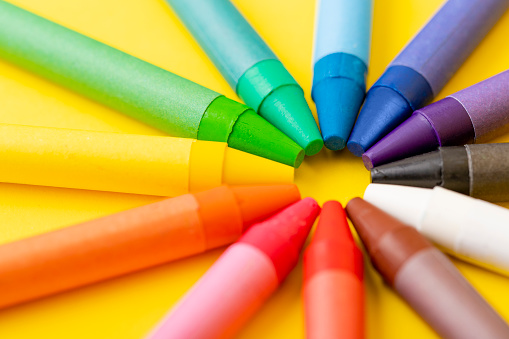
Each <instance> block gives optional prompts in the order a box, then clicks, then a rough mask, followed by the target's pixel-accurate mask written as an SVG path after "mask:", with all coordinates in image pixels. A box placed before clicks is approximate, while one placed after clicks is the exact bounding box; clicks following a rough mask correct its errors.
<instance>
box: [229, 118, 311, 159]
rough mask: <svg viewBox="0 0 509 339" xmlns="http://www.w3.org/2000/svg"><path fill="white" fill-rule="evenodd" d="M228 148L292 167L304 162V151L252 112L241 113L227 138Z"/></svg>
mask: <svg viewBox="0 0 509 339" xmlns="http://www.w3.org/2000/svg"><path fill="white" fill-rule="evenodd" d="M228 145H229V146H230V147H233V148H236V149H239V150H241V151H244V152H248V153H251V154H255V155H258V156H261V157H264V158H267V159H270V160H274V161H277V162H280V163H283V164H285V165H288V166H292V167H295V168H297V167H299V166H300V164H301V163H302V161H303V160H304V155H305V154H304V150H303V149H302V148H301V147H300V146H299V145H297V144H296V143H295V142H294V141H293V140H291V139H290V138H289V137H287V136H286V135H285V134H284V133H282V132H281V131H280V130H278V129H277V128H276V127H274V126H273V125H271V124H270V123H269V122H268V121H267V120H265V119H263V118H262V117H261V116H259V115H258V114H256V113H255V112H254V111H253V110H247V111H246V112H244V113H242V114H241V115H240V116H239V118H238V119H237V121H236V122H235V125H234V126H233V130H232V133H231V134H230V136H229V138H228Z"/></svg>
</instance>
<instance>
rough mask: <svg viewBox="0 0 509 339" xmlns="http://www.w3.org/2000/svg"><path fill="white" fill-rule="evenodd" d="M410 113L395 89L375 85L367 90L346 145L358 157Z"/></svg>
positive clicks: (410, 108)
mask: <svg viewBox="0 0 509 339" xmlns="http://www.w3.org/2000/svg"><path fill="white" fill-rule="evenodd" d="M411 113H412V107H411V106H410V104H409V103H408V101H407V100H406V99H405V98H404V97H403V96H402V95H401V94H399V93H398V92H396V91H395V90H393V89H391V88H388V87H383V86H377V87H373V88H371V89H370V90H369V91H368V94H367V95H366V100H365V101H364V106H362V109H361V111H360V113H359V117H358V118H357V122H356V123H355V126H354V128H353V130H352V134H351V135H350V139H348V143H347V147H348V149H349V150H350V152H352V153H353V154H354V155H355V156H358V157H360V156H361V155H362V154H363V153H365V152H366V150H367V149H368V148H370V147H371V146H372V145H373V144H375V143H376V142H377V141H378V140H380V139H381V138H382V137H383V136H385V135H386V134H387V133H389V132H390V131H391V130H393V129H394V128H395V127H396V126H398V125H399V124H400V123H401V122H403V120H405V119H406V118H407V117H408V116H409V115H410V114H411Z"/></svg>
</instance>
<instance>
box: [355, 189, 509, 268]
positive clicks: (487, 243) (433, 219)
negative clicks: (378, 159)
mask: <svg viewBox="0 0 509 339" xmlns="http://www.w3.org/2000/svg"><path fill="white" fill-rule="evenodd" d="M364 198H365V199H366V201H368V202H370V203H372V204H373V205H375V206H377V207H379V208H381V209H382V210H384V211H386V212H387V213H389V214H391V215H393V216H394V217H396V218H398V219H399V220H401V221H403V222H404V223H405V224H408V225H410V226H412V227H414V228H416V229H417V230H418V231H420V232H421V233H422V234H424V235H425V236H426V237H428V239H430V240H431V241H433V242H434V243H435V244H437V245H438V246H440V247H441V248H443V249H444V250H445V251H447V252H449V253H451V254H452V255H454V256H457V257H459V258H460V259H463V260H466V261H469V262H472V263H474V264H476V265H479V266H482V267H485V268H487V269H490V270H494V271H496V272H498V273H502V274H505V275H509V248H508V246H507V244H508V243H509V228H508V227H507V225H508V221H509V210H507V209H506V208H503V207H500V206H498V205H495V204H491V203H488V202H486V201H482V200H478V199H474V198H470V197H467V196H465V195H463V194H459V193H456V192H453V191H449V190H447V189H444V188H441V187H435V188H434V189H425V188H416V187H406V186H395V185H382V184H371V185H369V186H368V188H367V189H366V192H365V193H364Z"/></svg>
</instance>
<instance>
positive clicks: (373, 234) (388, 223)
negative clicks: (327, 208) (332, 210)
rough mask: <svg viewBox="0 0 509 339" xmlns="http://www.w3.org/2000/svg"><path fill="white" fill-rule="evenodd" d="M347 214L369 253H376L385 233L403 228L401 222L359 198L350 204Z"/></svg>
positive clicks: (347, 207)
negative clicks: (377, 245)
mask: <svg viewBox="0 0 509 339" xmlns="http://www.w3.org/2000/svg"><path fill="white" fill-rule="evenodd" d="M346 213H347V215H348V218H349V219H350V220H351V221H352V224H353V225H354V227H355V229H356V230H357V233H358V234H359V237H360V238H361V239H362V242H363V243H364V245H365V246H366V248H367V249H368V251H369V252H372V251H376V244H377V243H378V242H379V241H380V238H381V237H382V236H383V235H384V234H385V233H387V232H390V231H393V230H395V229H397V228H400V227H403V224H402V223H401V222H400V221H399V220H397V219H396V218H394V217H392V216H390V215H389V214H387V213H385V212H383V211H382V210H380V209H379V208H378V207H375V206H374V205H372V204H370V203H368V202H367V201H365V200H364V199H362V198H358V197H357V198H353V199H352V200H350V201H349V202H348V204H347V205H346Z"/></svg>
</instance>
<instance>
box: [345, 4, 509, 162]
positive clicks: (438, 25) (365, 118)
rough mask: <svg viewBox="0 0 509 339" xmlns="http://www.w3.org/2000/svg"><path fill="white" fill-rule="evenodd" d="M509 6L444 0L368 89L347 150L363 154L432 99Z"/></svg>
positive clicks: (357, 154)
mask: <svg viewBox="0 0 509 339" xmlns="http://www.w3.org/2000/svg"><path fill="white" fill-rule="evenodd" d="M508 7H509V1H508V0H448V1H447V2H445V4H444V5H443V6H442V8H440V10H439V11H438V12H437V13H436V14H435V15H434V16H433V17H432V18H431V20H430V21H429V22H428V23H427V24H426V25H425V26H424V27H423V28H422V29H421V31H420V32H419V33H418V34H417V35H416V36H415V37H414V38H413V39H412V40H411V41H410V42H409V43H408V45H407V46H406V47H405V48H404V49H403V50H402V51H401V52H400V53H399V55H398V56H396V58H395V59H394V60H393V61H392V62H391V63H390V64H389V66H388V67H387V69H386V70H385V72H384V73H383V74H382V76H381V77H380V78H379V79H378V80H377V82H376V83H375V84H374V85H373V86H372V87H371V88H370V89H369V91H368V94H367V95H366V100H365V101H364V105H363V106H362V109H361V111H360V113H359V117H358V118H357V122H356V123H355V126H354V128H353V131H352V134H351V135H350V138H349V140H348V144H347V146H348V149H349V150H350V151H351V152H352V153H353V154H354V155H356V156H361V155H362V154H363V153H364V152H366V150H367V149H368V148H369V147H371V146H372V145H373V144H374V143H375V142H377V141H378V140H380V139H381V138H382V137H384V136H385V135H386V134H387V133H389V132H390V131H392V130H393V129H394V128H396V126H398V125H399V124H401V123H402V122H403V121H404V120H405V119H407V118H408V117H409V116H410V115H411V114H412V112H413V111H415V110H417V109H419V108H422V107H423V106H425V105H426V104H428V103H430V102H431V100H432V99H433V98H434V97H435V96H436V95H437V94H438V93H439V92H440V91H441V90H442V88H443V87H444V86H445V84H446V83H447V82H448V81H449V79H450V78H451V77H452V76H453V75H454V73H455V72H456V70H458V68H459V67H460V66H461V65H462V64H463V62H464V61H465V60H466V59H467V58H468V56H469V55H470V54H471V53H472V51H473V50H474V49H475V48H476V47H477V45H478V44H479V43H480V42H481V41H482V39H483V38H484V37H485V36H486V34H487V33H488V32H489V30H490V29H491V28H492V27H493V26H494V25H495V23H496V22H497V21H498V19H499V18H500V17H501V16H502V14H503V13H504V12H505V11H506V10H507V8H508Z"/></svg>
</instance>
